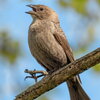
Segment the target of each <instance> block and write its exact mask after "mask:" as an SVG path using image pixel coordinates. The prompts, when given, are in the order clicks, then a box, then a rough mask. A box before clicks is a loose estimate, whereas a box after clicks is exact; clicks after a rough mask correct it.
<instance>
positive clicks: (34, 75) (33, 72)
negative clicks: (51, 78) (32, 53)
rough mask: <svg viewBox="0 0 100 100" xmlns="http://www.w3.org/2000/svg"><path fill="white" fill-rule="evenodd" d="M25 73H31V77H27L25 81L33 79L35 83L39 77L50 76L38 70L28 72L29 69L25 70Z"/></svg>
mask: <svg viewBox="0 0 100 100" xmlns="http://www.w3.org/2000/svg"><path fill="white" fill-rule="evenodd" d="M24 72H25V73H29V74H30V75H31V76H26V77H25V80H26V79H27V78H33V79H35V82H37V79H38V78H39V77H42V76H46V75H48V72H47V71H38V70H35V69H34V70H33V71H32V70H28V69H25V71H24ZM36 74H40V75H38V76H37V75H36Z"/></svg>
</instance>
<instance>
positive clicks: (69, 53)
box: [53, 33, 74, 62]
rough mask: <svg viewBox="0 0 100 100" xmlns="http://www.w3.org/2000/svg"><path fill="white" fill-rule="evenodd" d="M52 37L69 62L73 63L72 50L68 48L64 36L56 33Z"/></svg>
mask: <svg viewBox="0 0 100 100" xmlns="http://www.w3.org/2000/svg"><path fill="white" fill-rule="evenodd" d="M53 35H54V37H55V39H56V40H57V42H58V43H59V44H60V45H61V46H62V48H63V50H64V52H65V54H66V56H67V57H68V59H69V61H70V62H73V61H74V57H73V53H72V50H71V48H70V46H69V43H68V41H67V39H66V37H65V36H64V35H62V34H58V33H55V34H53Z"/></svg>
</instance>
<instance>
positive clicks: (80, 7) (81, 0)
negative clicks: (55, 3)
mask: <svg viewBox="0 0 100 100" xmlns="http://www.w3.org/2000/svg"><path fill="white" fill-rule="evenodd" d="M87 1H88V0H70V1H67V0H59V4H60V5H61V6H62V7H72V8H74V10H75V11H77V12H78V13H81V14H83V15H87V10H86V4H87Z"/></svg>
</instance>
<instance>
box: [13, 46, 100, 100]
mask: <svg viewBox="0 0 100 100" xmlns="http://www.w3.org/2000/svg"><path fill="white" fill-rule="evenodd" d="M99 63H100V48H98V49H96V50H94V51H93V52H91V53H89V54H87V55H85V56H83V57H81V58H79V59H77V60H75V61H74V62H73V63H70V64H68V65H66V66H64V67H63V68H61V69H59V70H57V71H55V72H53V73H52V74H49V75H47V76H46V77H44V78H43V79H42V80H41V81H39V82H37V83H36V84H35V85H33V86H30V87H29V88H28V89H26V90H25V91H24V92H22V93H21V94H19V95H18V96H16V98H15V100H33V99H35V98H37V97H39V96H40V95H42V94H43V93H45V92H47V91H49V90H51V89H53V88H55V87H56V86H58V85H59V84H61V83H63V82H65V81H66V80H68V79H69V78H71V77H73V76H74V75H78V74H80V73H81V72H84V71H85V70H87V69H89V68H90V67H92V66H94V65H96V64H99Z"/></svg>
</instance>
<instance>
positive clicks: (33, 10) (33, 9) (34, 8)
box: [25, 5, 36, 15]
mask: <svg viewBox="0 0 100 100" xmlns="http://www.w3.org/2000/svg"><path fill="white" fill-rule="evenodd" d="M26 6H28V7H30V8H32V11H28V12H25V13H27V14H31V15H34V13H35V12H36V6H35V5H26Z"/></svg>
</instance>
